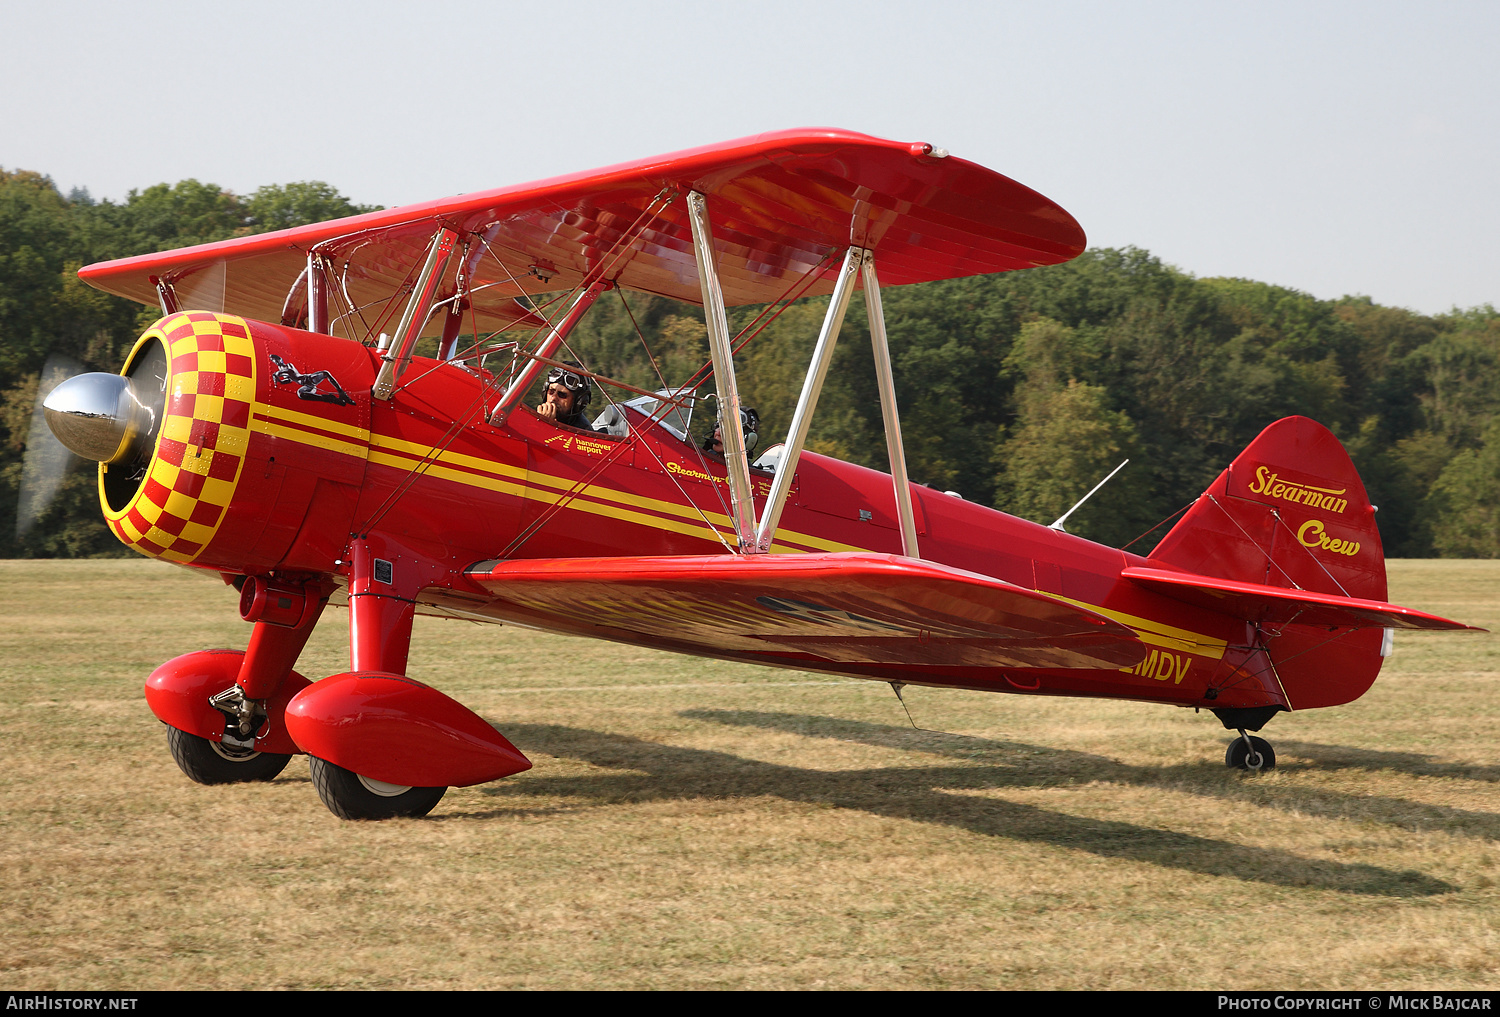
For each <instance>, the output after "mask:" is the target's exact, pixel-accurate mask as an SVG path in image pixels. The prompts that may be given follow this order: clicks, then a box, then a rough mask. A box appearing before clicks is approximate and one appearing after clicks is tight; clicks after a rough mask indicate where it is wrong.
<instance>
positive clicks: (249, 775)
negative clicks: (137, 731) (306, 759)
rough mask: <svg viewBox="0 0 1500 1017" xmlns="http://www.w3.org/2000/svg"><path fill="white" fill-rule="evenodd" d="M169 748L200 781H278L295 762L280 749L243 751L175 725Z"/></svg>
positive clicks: (192, 777)
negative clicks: (282, 773) (276, 779)
mask: <svg viewBox="0 0 1500 1017" xmlns="http://www.w3.org/2000/svg"><path fill="white" fill-rule="evenodd" d="M167 748H169V749H171V750H172V758H173V759H175V760H176V761H177V766H178V768H179V769H181V770H182V772H183V773H185V774H187V775H188V779H189V780H195V781H197V782H198V783H199V784H240V783H244V782H246V781H254V780H274V779H275V778H276V775H277V774H279V773H280V772H281V771H282V770H285V769H286V764H287V763H290V762H291V761H292V757H291V756H289V755H282V754H281V753H279V752H241V751H238V750H235V749H232V748H230V747H229V746H227V745H221V744H219V743H218V742H211V741H209V740H208V739H207V738H199V737H198V736H197V735H195V734H188V733H187V732H186V731H179V730H178V729H177V728H175V727H168V728H167Z"/></svg>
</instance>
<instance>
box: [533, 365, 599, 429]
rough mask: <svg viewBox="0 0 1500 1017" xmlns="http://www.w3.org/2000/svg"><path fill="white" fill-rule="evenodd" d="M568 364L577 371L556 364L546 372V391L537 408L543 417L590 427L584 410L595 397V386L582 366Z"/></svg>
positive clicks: (574, 425) (560, 422)
mask: <svg viewBox="0 0 1500 1017" xmlns="http://www.w3.org/2000/svg"><path fill="white" fill-rule="evenodd" d="M569 366H571V367H574V368H577V370H572V371H570V370H568V368H566V367H554V368H553V369H552V370H550V371H548V372H547V390H546V394H545V395H544V396H543V399H542V405H540V406H538V407H537V408H536V412H537V416H539V417H541V418H542V419H543V420H555V421H557V422H558V423H559V424H566V425H567V426H568V427H582V428H585V429H587V428H588V426H589V422H588V420H587V419H586V418H585V417H584V415H583V411H584V410H586V409H587V408H588V405H589V400H591V399H592V398H593V397H594V392H593V388H592V387H591V386H590V385H589V380H588V378H587V377H586V376H584V375H583V374H582V373H581V372H582V368H581V367H579V365H577V364H570V365H569Z"/></svg>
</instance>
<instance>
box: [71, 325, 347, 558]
mask: <svg viewBox="0 0 1500 1017" xmlns="http://www.w3.org/2000/svg"><path fill="white" fill-rule="evenodd" d="M373 359H374V358H373V355H372V354H371V352H370V351H368V350H366V349H365V348H364V347H363V346H360V345H358V344H356V343H351V342H349V341H348V340H343V339H333V338H330V337H328V336H322V335H317V334H315V333H311V332H302V331H299V330H297V329H289V328H284V327H281V326H278V325H270V324H267V323H265V322H256V321H249V320H247V319H244V318H239V317H236V316H234V315H228V314H215V313H212V312H207V311H187V312H182V313H178V314H171V315H168V316H167V317H165V318H163V319H161V320H160V321H158V322H157V323H156V324H155V325H153V326H151V328H149V329H147V331H146V332H145V334H144V335H142V336H141V338H140V340H139V341H138V342H137V343H136V345H135V348H134V349H133V350H132V351H131V354H130V356H129V357H128V358H127V359H126V362H125V366H124V368H123V369H122V371H121V374H122V375H123V376H125V377H126V378H127V379H130V380H131V382H132V385H133V388H132V391H141V392H150V391H151V390H153V389H155V390H156V391H157V392H159V393H160V395H161V398H160V402H159V405H160V407H161V409H160V411H159V412H160V418H159V419H158V420H156V421H154V422H153V423H154V428H153V431H152V432H151V434H150V435H149V436H148V438H149V440H142V439H141V438H140V437H139V435H140V434H141V432H142V428H141V427H140V426H139V425H136V426H135V428H134V430H133V431H132V432H131V434H133V435H136V436H137V437H136V438H135V439H134V440H135V445H134V446H131V447H130V448H128V449H127V448H125V446H124V445H122V451H121V453H120V454H118V455H116V456H115V458H114V459H112V460H110V461H105V462H101V463H100V467H99V500H100V506H101V508H102V509H103V511H104V517H105V520H106V522H107V523H108V524H109V527H110V529H111V530H113V531H114V533H115V535H116V536H117V537H119V538H120V540H121V541H122V542H124V543H125V544H126V545H127V546H129V547H131V548H133V549H134V550H136V551H139V552H140V553H142V554H145V555H149V556H151V557H155V558H161V559H164V560H166V561H171V562H176V563H179V564H185V565H196V566H201V567H206V568H214V569H224V570H229V571H235V572H246V573H250V574H256V573H260V572H269V571H271V570H273V569H275V570H282V571H292V570H307V571H318V572H326V571H329V570H330V569H331V568H332V564H333V562H334V561H335V560H336V559H337V558H338V556H339V554H340V552H341V551H342V549H343V547H344V546H345V543H346V541H347V538H348V532H349V522H350V519H351V517H352V515H353V512H354V508H355V505H356V503H357V500H358V497H359V489H360V485H361V482H362V480H363V477H364V471H365V464H366V459H367V457H368V453H369V435H370V432H369V415H370V407H369V390H370V384H371V382H372V380H373V377H374V368H373V366H372V365H373ZM127 444H128V443H127Z"/></svg>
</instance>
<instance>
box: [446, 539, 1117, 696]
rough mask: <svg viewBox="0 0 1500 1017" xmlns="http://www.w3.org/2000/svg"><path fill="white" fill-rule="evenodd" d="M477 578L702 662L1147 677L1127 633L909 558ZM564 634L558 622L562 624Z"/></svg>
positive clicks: (728, 561) (531, 614) (535, 569)
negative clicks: (967, 667)
mask: <svg viewBox="0 0 1500 1017" xmlns="http://www.w3.org/2000/svg"><path fill="white" fill-rule="evenodd" d="M469 578H470V579H471V580H473V581H474V582H476V583H477V584H479V585H480V586H482V587H484V588H485V589H486V590H489V591H490V592H491V593H492V594H493V595H494V597H495V602H494V607H493V610H495V612H496V613H497V614H499V613H503V612H506V611H507V610H509V611H513V612H514V617H516V618H517V619H524V618H536V617H548V618H551V619H569V618H587V619H588V620H589V621H590V623H591V624H593V625H594V626H595V627H596V629H598V630H599V633H600V634H601V635H607V636H609V637H610V638H615V639H622V640H637V639H640V638H642V637H650V638H653V639H656V640H670V641H672V642H674V643H676V644H677V645H678V646H680V647H682V648H684V649H688V648H692V649H693V650H695V651H696V652H699V653H703V652H709V653H714V652H722V651H724V650H739V651H744V652H750V653H764V652H769V651H775V652H778V653H783V654H785V653H791V654H794V655H799V656H811V657H813V658H820V659H822V660H833V661H850V662H858V663H864V664H876V665H886V666H898V667H909V668H912V669H915V670H917V671H918V672H919V673H927V672H928V671H931V670H935V669H938V670H940V669H941V668H944V667H949V666H953V665H963V664H975V665H979V666H989V667H1016V668H1037V667H1115V668H1119V667H1134V666H1135V665H1136V664H1139V663H1140V662H1141V660H1142V659H1143V658H1144V656H1145V653H1144V652H1143V651H1142V649H1141V644H1140V641H1139V640H1137V639H1136V638H1135V634H1134V633H1133V632H1132V631H1131V630H1130V629H1128V628H1126V627H1125V626H1123V625H1120V624H1118V623H1116V622H1112V621H1110V620H1109V619H1108V618H1105V617H1103V616H1102V615H1098V614H1095V613H1093V612H1091V611H1085V610H1080V609H1078V608H1076V607H1073V606H1072V605H1070V604H1067V603H1065V602H1063V601H1061V600H1058V599H1056V598H1055V597H1049V596H1046V595H1044V594H1039V593H1035V592H1033V591H1031V590H1025V589H1022V588H1020V587H1017V586H1012V585H1010V584H1008V583H1000V582H996V581H994V580H992V579H988V578H987V577H984V576H980V575H977V574H975V573H972V572H965V571H962V570H959V569H955V568H950V567H947V566H942V565H937V564H935V563H932V562H923V561H914V560H912V559H910V558H901V557H898V556H896V555H874V554H848V553H844V554H802V555H752V556H746V557H733V556H731V557H726V556H723V555H719V556H714V557H706V556H693V557H675V558H557V559H551V558H549V559H541V560H528V561H509V562H501V563H498V564H496V565H494V566H492V567H489V568H487V569H481V570H480V571H475V572H471V573H470V574H469ZM554 623H555V622H554Z"/></svg>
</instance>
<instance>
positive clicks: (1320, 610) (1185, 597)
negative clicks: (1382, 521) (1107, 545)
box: [1121, 567, 1483, 631]
mask: <svg viewBox="0 0 1500 1017" xmlns="http://www.w3.org/2000/svg"><path fill="white" fill-rule="evenodd" d="M1121 575H1123V576H1124V577H1125V578H1126V579H1129V580H1132V581H1133V582H1135V583H1138V584H1139V585H1141V586H1145V587H1147V588H1148V589H1151V590H1155V591H1156V592H1157V593H1162V594H1165V595H1166V596H1168V597H1172V598H1173V599H1175V600H1180V601H1183V602H1184V603H1187V604H1194V605H1196V606H1198V607H1206V608H1209V609H1211V610H1214V611H1223V612H1224V613H1226V614H1230V615H1233V616H1234V617H1236V618H1243V619H1245V620H1246V621H1251V622H1269V623H1271V624H1285V623H1289V622H1293V621H1295V622H1298V623H1300V624H1303V625H1328V626H1333V627H1338V628H1356V629H1358V628H1388V629H1471V630H1474V631H1483V630H1475V629H1474V626H1472V625H1465V624H1463V623H1462V622H1456V621H1449V620H1448V619H1447V618H1439V617H1438V616H1437V615H1435V614H1428V613H1427V612H1425V611H1418V610H1416V609H1414V608H1410V607H1398V606H1397V605H1395V604H1387V603H1385V602H1384V601H1380V600H1361V599H1359V598H1357V597H1341V596H1339V595H1338V594H1334V593H1314V592H1312V591H1311V590H1289V589H1286V588H1285V587H1281V586H1263V585H1261V584H1260V583H1241V582H1237V581H1235V580H1233V579H1217V578H1215V577H1213V576H1200V575H1193V574H1191V573H1186V572H1170V571H1168V570H1166V569H1153V568H1137V567H1132V568H1127V569H1125V570H1124V571H1123V572H1122V573H1121Z"/></svg>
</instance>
